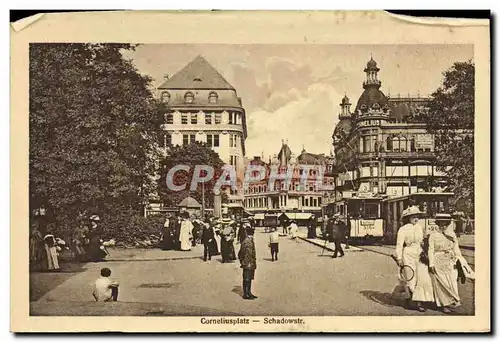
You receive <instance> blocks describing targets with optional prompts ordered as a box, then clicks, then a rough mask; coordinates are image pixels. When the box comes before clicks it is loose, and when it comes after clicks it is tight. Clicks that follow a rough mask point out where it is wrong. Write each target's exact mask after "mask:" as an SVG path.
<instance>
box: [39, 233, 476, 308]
mask: <svg viewBox="0 0 500 342" xmlns="http://www.w3.org/2000/svg"><path fill="white" fill-rule="evenodd" d="M301 233H302V237H304V231H302V232H301ZM255 241H256V249H257V271H256V276H255V281H254V284H253V288H252V290H253V292H254V293H255V294H256V295H257V296H258V297H259V298H258V299H256V300H253V301H248V300H243V299H242V288H241V269H240V268H239V262H237V261H236V262H234V263H231V264H223V263H222V262H221V261H220V256H217V257H215V258H213V259H212V260H211V261H207V262H203V260H202V259H201V255H202V246H197V247H195V248H194V249H193V250H192V251H189V252H180V251H161V250H158V249H152V250H134V249H129V250H121V251H120V250H113V251H112V252H111V258H110V260H109V261H108V262H104V263H87V264H82V265H77V264H66V263H64V264H63V265H62V267H63V272H61V273H33V274H32V275H31V289H30V300H31V308H30V309H31V314H32V315H127V316H130V315H138V316H143V315H145V316H148V315H149V316H151V315H152V316H166V315H193V316H200V315H201V316H205V315H258V316H270V315H276V316H289V315H442V313H440V312H438V311H436V310H428V311H427V312H426V313H423V314H422V313H420V312H418V311H413V310H408V309H405V308H403V307H402V306H401V304H400V303H397V302H394V300H392V298H391V296H390V292H391V290H392V288H393V287H394V285H395V284H396V282H397V269H396V267H395V264H394V261H393V260H391V258H389V257H388V256H387V255H384V254H382V253H380V251H379V252H378V253H377V252H372V251H369V250H363V249H358V248H350V249H348V250H346V254H345V257H343V258H337V259H333V258H331V255H332V252H331V251H329V250H325V251H324V252H323V251H322V248H321V246H319V245H317V244H313V243H310V242H309V241H306V240H305V239H296V240H291V239H290V238H289V237H286V236H282V237H280V246H279V248H280V253H279V260H278V261H277V262H272V261H271V255H270V253H269V249H268V246H267V242H268V237H267V234H266V233H264V231H263V230H260V229H257V231H256V233H255ZM235 249H236V251H238V250H239V245H235ZM102 267H109V268H110V269H111V270H112V278H115V279H117V280H118V281H119V282H120V294H119V302H116V303H96V302H94V301H93V298H92V285H93V282H94V281H95V279H96V278H97V277H98V276H99V272H100V269H101V268H102ZM473 285H474V284H473V282H471V281H470V280H467V282H466V284H464V285H462V284H460V285H459V290H460V296H461V299H462V306H461V307H460V308H458V309H457V310H456V314H462V315H464V314H465V315H470V314H473V313H474V295H473V291H474V286H473Z"/></svg>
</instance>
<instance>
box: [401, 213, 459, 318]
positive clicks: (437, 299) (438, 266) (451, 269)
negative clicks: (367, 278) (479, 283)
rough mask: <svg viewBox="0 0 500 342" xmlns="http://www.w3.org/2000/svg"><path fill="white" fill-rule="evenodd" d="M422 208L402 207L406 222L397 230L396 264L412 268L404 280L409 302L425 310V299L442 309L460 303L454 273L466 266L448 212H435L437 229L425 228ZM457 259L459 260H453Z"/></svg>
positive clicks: (420, 309)
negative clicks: (408, 293) (409, 297)
mask: <svg viewBox="0 0 500 342" xmlns="http://www.w3.org/2000/svg"><path fill="white" fill-rule="evenodd" d="M423 214H424V213H423V212H421V211H420V209H419V208H418V207H415V206H412V207H409V208H407V209H406V210H404V211H403V214H402V219H403V220H404V221H406V222H407V223H406V224H405V225H404V226H402V227H401V228H400V229H399V231H398V234H397V244H396V259H397V262H398V265H399V266H405V265H407V266H410V269H411V270H408V268H406V271H405V272H413V273H414V274H413V277H411V276H409V277H408V278H407V279H410V278H411V280H409V281H408V283H407V285H408V287H409V290H410V293H411V302H413V304H414V305H415V306H416V308H417V310H419V311H421V312H424V311H426V307H425V303H432V302H434V303H435V304H436V305H437V307H438V308H440V309H441V310H442V311H443V312H445V313H450V312H451V311H452V308H454V307H457V306H459V305H460V296H459V293H458V274H459V271H462V267H468V265H467V263H466V261H465V260H464V259H463V256H462V254H461V252H460V248H459V245H458V239H457V237H456V235H455V233H454V232H453V229H452V228H451V227H452V225H451V224H450V223H451V215H449V214H437V215H436V217H435V221H436V225H437V227H438V228H437V229H436V230H430V229H428V228H427V229H428V230H429V231H427V229H426V226H425V225H424V224H423V223H422V221H421V220H420V218H422V217H423ZM457 261H459V263H457Z"/></svg>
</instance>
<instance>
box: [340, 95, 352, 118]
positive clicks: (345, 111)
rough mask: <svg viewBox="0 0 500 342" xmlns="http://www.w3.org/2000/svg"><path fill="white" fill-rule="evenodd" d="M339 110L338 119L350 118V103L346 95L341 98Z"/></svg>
mask: <svg viewBox="0 0 500 342" xmlns="http://www.w3.org/2000/svg"><path fill="white" fill-rule="evenodd" d="M340 108H341V111H340V115H339V118H342V117H349V116H351V109H350V108H351V102H350V101H349V98H348V97H347V95H344V97H343V98H342V101H341V102H340Z"/></svg>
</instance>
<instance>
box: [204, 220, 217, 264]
mask: <svg viewBox="0 0 500 342" xmlns="http://www.w3.org/2000/svg"><path fill="white" fill-rule="evenodd" d="M214 240H215V234H214V230H213V228H212V226H210V224H204V225H203V234H202V237H201V241H202V242H203V261H207V257H208V260H212V255H214V254H212V253H213V251H214V248H213V243H214V242H215V241H214ZM215 248H217V245H215Z"/></svg>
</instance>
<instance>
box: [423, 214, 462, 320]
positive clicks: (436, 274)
mask: <svg viewBox="0 0 500 342" xmlns="http://www.w3.org/2000/svg"><path fill="white" fill-rule="evenodd" d="M450 222H451V215H449V214H437V215H436V224H437V225H438V227H439V229H438V230H437V231H434V232H432V233H431V234H430V236H429V272H430V273H431V279H432V283H433V284H434V295H435V300H436V305H437V306H438V307H439V308H441V309H442V311H443V312H444V313H450V312H451V309H450V308H451V307H457V306H459V305H460V296H459V294H458V270H457V260H458V258H460V257H461V256H462V253H461V252H460V247H459V245H458V239H457V236H456V235H455V234H454V231H453V229H450V226H451V225H450Z"/></svg>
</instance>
